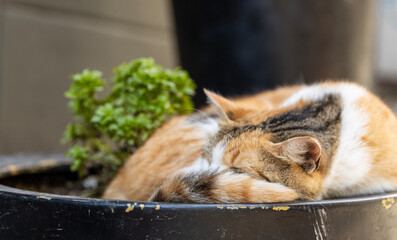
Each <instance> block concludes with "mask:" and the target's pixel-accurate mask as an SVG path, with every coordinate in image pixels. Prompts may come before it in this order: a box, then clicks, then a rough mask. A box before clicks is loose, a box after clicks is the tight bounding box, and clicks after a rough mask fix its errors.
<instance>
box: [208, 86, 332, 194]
mask: <svg viewBox="0 0 397 240" xmlns="http://www.w3.org/2000/svg"><path fill="white" fill-rule="evenodd" d="M205 92H206V94H207V96H208V98H209V100H210V102H211V103H212V105H213V106H214V108H215V109H216V111H217V112H218V114H219V116H220V118H221V121H220V130H219V131H218V133H217V134H216V135H214V136H212V137H211V139H210V141H209V142H208V145H207V146H206V148H205V152H204V158H206V159H207V160H208V161H209V164H211V165H212V166H216V167H220V168H221V169H232V170H234V171H236V170H237V171H240V172H243V173H245V174H247V175H249V176H251V177H253V178H255V179H260V180H263V181H267V182H270V183H278V184H282V185H284V186H286V187H288V188H290V189H292V190H294V191H295V192H296V193H297V194H298V195H299V198H300V199H304V200H313V199H317V198H319V197H320V195H321V190H322V184H323V179H324V176H325V173H326V163H327V154H326V151H324V149H323V147H322V144H321V142H320V140H319V139H316V138H315V137H314V136H308V135H305V134H302V135H300V134H299V133H298V134H295V135H291V136H288V135H286V136H284V137H283V138H282V139H280V138H279V137H275V135H274V133H273V132H272V131H266V126H264V124H266V120H267V119H269V118H270V117H272V116H275V115H278V114H280V113H281V112H285V111H288V110H289V109H291V108H299V107H301V105H303V104H302V103H298V104H297V105H296V106H290V107H288V108H289V109H283V108H277V110H273V109H271V108H269V106H268V105H267V104H265V103H262V104H260V103H258V102H252V104H250V102H249V101H245V102H244V101H239V100H237V101H233V100H229V99H226V98H224V97H222V96H219V95H217V94H215V93H212V92H209V91H207V90H206V91H205ZM290 121H292V120H290ZM275 186H276V185H275ZM271 187H272V185H269V191H271ZM276 187H277V186H276ZM286 200H287V199H286Z"/></svg>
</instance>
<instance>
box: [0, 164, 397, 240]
mask: <svg viewBox="0 0 397 240" xmlns="http://www.w3.org/2000/svg"><path fill="white" fill-rule="evenodd" d="M36 161H37V162H40V161H39V160H37V159H36ZM30 162H33V161H30ZM20 163H21V162H19V163H18V162H17V163H14V167H11V168H9V167H8V169H14V170H11V171H13V172H11V173H10V174H9V175H8V178H10V177H13V176H11V175H13V174H15V173H17V171H15V169H21V168H20V167H19V166H20V165H19V164H20ZM64 163H65V162H62V161H61V162H60V164H59V166H56V164H53V165H52V167H53V169H54V170H55V171H59V169H62V167H63V166H64ZM22 165H24V164H22ZM5 168H7V167H5V166H3V167H0V169H5ZM37 168H39V167H37ZM37 168H36V169H37ZM26 170H27V169H26ZM26 170H23V171H22V170H20V171H19V172H20V173H22V172H24V171H25V172H26ZM45 171H46V172H47V173H51V168H48V167H47V168H46V169H45ZM36 174H42V173H40V172H37V173H36ZM58 174H60V173H58ZM64 174H66V175H67V174H69V173H68V172H67V171H66V169H65V168H64ZM17 175H18V174H17ZM2 176H3V179H2V182H4V178H5V177H6V175H2ZM15 177H16V176H14V178H15ZM0 186H1V187H0V236H1V239H39V238H40V239H42V238H45V239H47V238H51V239H52V238H61V239H189V240H193V239H360V240H363V239H396V236H397V207H396V204H395V199H396V197H397V193H391V194H383V195H374V196H368V197H361V198H349V199H338V200H330V201H321V202H300V203H289V204H284V203H280V204H251V205H247V204H235V205H228V204H224V205H196V204H164V203H151V202H133V201H131V202H126V201H111V200H102V199H87V198H81V197H73V196H62V195H55V194H46V193H40V192H30V191H23V190H19V189H16V188H10V187H6V186H4V185H0Z"/></svg>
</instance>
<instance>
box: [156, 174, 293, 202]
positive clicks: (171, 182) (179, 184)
mask: <svg viewBox="0 0 397 240" xmlns="http://www.w3.org/2000/svg"><path fill="white" fill-rule="evenodd" d="M297 198H298V194H297V193H296V192H295V191H294V190H292V189H290V188H288V187H286V186H284V185H281V184H279V183H271V182H268V181H266V180H261V179H256V178H253V177H251V176H249V175H247V174H244V173H238V172H235V171H232V170H220V169H218V168H216V169H214V168H205V169H200V170H189V171H180V172H178V173H176V174H175V175H174V176H172V177H171V178H169V179H168V180H167V181H165V182H164V184H163V185H162V186H161V187H160V188H159V189H158V190H157V191H156V192H155V193H154V194H153V196H152V197H151V198H150V201H156V202H174V203H272V202H290V201H294V200H296V199H297Z"/></svg>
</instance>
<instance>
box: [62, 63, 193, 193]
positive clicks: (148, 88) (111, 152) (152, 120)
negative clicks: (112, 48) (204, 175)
mask: <svg viewBox="0 0 397 240" xmlns="http://www.w3.org/2000/svg"><path fill="white" fill-rule="evenodd" d="M114 74H115V76H114V78H113V81H112V88H111V91H110V93H109V94H108V95H107V96H105V97H103V98H101V99H100V98H98V96H97V93H98V92H100V91H102V90H103V89H104V86H105V80H104V79H103V78H102V73H101V72H100V71H96V70H93V71H90V70H84V71H83V72H82V73H79V74H75V75H73V76H72V79H73V82H72V84H71V86H70V89H69V90H68V91H67V92H66V93H65V96H66V97H67V98H68V99H69V107H70V109H71V110H72V112H73V114H74V121H73V122H72V123H70V124H68V125H67V127H66V130H65V132H64V136H63V139H62V142H64V143H66V142H72V143H74V146H73V147H72V148H70V149H69V151H68V152H67V153H66V156H67V157H69V158H72V165H71V169H72V170H73V171H78V173H79V175H80V176H85V175H86V174H87V173H88V169H90V168H92V167H93V166H101V170H100V174H99V178H98V179H99V181H100V185H102V186H103V185H104V184H105V183H106V182H108V181H109V180H110V179H111V178H112V177H113V176H114V174H115V172H116V170H117V169H118V168H119V167H120V166H121V165H122V164H123V163H124V161H125V159H126V158H127V157H128V156H129V155H130V154H131V153H132V152H133V151H134V150H135V149H136V148H137V147H139V146H140V145H142V144H143V143H144V141H145V140H146V139H147V138H148V137H149V136H150V134H151V133H152V132H153V131H154V130H155V129H156V128H157V127H159V126H160V125H161V124H162V123H163V121H164V120H166V118H167V117H169V116H171V115H175V114H185V113H190V112H191V111H192V110H193V104H192V101H191V96H192V95H194V89H195V85H194V82H193V81H192V79H191V78H190V77H189V75H188V73H187V72H186V71H183V70H181V69H179V68H177V69H175V70H168V69H167V70H163V68H162V67H161V66H159V65H156V64H155V63H154V61H153V59H150V58H149V59H147V58H141V59H137V60H134V61H131V62H130V63H123V64H121V65H120V66H118V67H116V68H115V69H114Z"/></svg>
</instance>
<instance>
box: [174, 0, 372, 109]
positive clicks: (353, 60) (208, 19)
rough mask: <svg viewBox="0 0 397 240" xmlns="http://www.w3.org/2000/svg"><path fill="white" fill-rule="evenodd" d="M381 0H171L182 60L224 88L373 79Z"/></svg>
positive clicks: (207, 83) (201, 80)
mask: <svg viewBox="0 0 397 240" xmlns="http://www.w3.org/2000/svg"><path fill="white" fill-rule="evenodd" d="M376 3H377V1H373V0H349V1H345V0H334V1H329V0H299V1H288V0H234V1H229V0H217V1H212V0H200V1H186V0H173V9H174V15H175V23H176V32H177V39H178V47H179V55H180V60H181V65H182V66H183V67H184V68H185V69H187V70H188V71H189V73H190V74H191V76H192V78H193V79H195V81H196V82H197V85H198V87H199V89H201V88H202V87H205V88H209V89H213V90H216V91H220V92H221V93H222V94H226V95H235V94H243V93H251V92H257V91H259V90H264V89H266V88H274V87H275V86H278V85H285V84H287V83H301V82H308V83H310V82H313V81H315V80H322V79H330V78H332V79H350V80H353V81H357V82H360V83H362V84H364V85H367V86H369V85H371V81H372V72H373V71H372V65H373V64H372V61H373V60H372V59H373V57H372V55H373V41H374V25H375V16H374V15H375V10H376ZM195 101H196V103H198V104H203V103H204V102H205V97H204V95H203V94H202V92H201V91H198V95H197V97H196V99H195Z"/></svg>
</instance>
